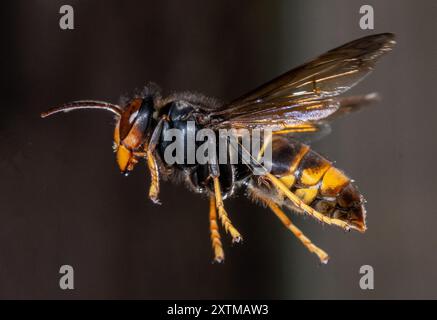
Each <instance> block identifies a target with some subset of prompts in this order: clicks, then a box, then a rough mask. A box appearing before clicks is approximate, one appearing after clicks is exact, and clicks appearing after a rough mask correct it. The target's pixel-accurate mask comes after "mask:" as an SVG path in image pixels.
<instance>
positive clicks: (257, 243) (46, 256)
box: [0, 0, 437, 299]
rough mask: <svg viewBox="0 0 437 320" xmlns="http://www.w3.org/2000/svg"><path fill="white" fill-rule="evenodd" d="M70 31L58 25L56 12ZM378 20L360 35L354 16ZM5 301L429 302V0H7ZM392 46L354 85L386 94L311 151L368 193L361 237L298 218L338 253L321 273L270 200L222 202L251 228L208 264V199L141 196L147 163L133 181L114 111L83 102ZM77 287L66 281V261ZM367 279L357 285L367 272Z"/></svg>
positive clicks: (432, 80)
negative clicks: (377, 42) (117, 146)
mask: <svg viewBox="0 0 437 320" xmlns="http://www.w3.org/2000/svg"><path fill="white" fill-rule="evenodd" d="M63 4H70V5H72V6H73V8H74V10H75V29H74V30H67V31H63V30H61V29H60V28H59V19H60V17H61V15H60V14H59V8H60V6H61V5H63ZM363 4H370V5H372V6H373V8H374V10H375V30H372V31H363V30H361V29H360V28H359V25H358V21H359V18H360V14H359V8H360V6H361V5H363ZM2 11H3V15H4V17H3V19H2V24H3V27H2V38H3V44H2V51H1V55H2V93H3V94H2V95H1V109H0V110H1V117H0V146H1V152H0V181H1V184H0V194H1V198H0V199H1V202H0V208H1V209H0V219H1V223H0V298H27V299H30V298H39V299H41V298H66V299H68V298H135V299H138V298H141V299H143V298H147V299H150V298H153V299H156V298H192V299H197V298H207V299H209V298H277V299H290V298H323V299H329V298H330V299H335V298H346V299H349V298H358V299H375V298H376V299H380V298H395V299H396V298H415V299H416V298H437V271H436V270H437V253H436V245H437V232H436V231H435V230H436V221H437V209H436V207H435V204H434V197H435V196H436V194H437V193H436V191H437V190H436V189H437V188H436V183H435V179H436V177H437V175H436V171H435V169H434V168H435V159H436V154H437V152H436V141H435V138H436V130H435V122H436V116H437V108H436V103H435V98H434V96H433V91H434V90H435V84H436V80H437V78H436V74H437V72H436V71H437V68H436V60H435V58H436V56H437V55H436V54H437V42H436V15H437V5H436V3H435V1H419V2H417V1H365V2H364V3H363V1H350V0H341V1H340V0H336V1H321V0H320V1H308V0H306V1H208V2H206V1H153V2H152V1H140V0H137V1H103V0H102V1H71V0H70V1H68V2H66V1H48V0H45V1H35V0H34V1H6V2H4V3H2ZM379 32H394V33H396V34H397V41H398V45H397V46H396V48H395V50H394V52H393V53H392V54H390V55H389V56H387V57H385V58H384V59H383V60H382V61H381V63H380V64H379V65H378V67H377V70H376V71H375V72H374V73H373V74H372V75H371V76H370V77H368V78H367V79H366V80H365V81H364V82H362V83H361V84H360V85H359V86H358V87H356V88H354V89H353V90H352V91H353V92H352V93H366V92H372V91H378V92H380V93H381V95H382V96H383V98H384V99H383V101H382V102H381V103H379V104H378V105H376V106H375V107H374V108H371V109H369V110H367V111H365V112H362V113H360V114H358V115H353V116H351V117H350V118H348V119H342V120H339V121H338V123H336V125H335V126H334V130H333V133H332V134H331V135H330V136H329V137H327V138H326V139H324V140H322V141H320V142H318V143H316V144H314V146H313V147H314V148H315V149H317V150H318V151H320V152H321V153H322V154H324V155H326V156H327V157H328V158H330V159H332V160H336V164H337V166H338V167H340V168H342V169H344V170H345V171H346V172H347V173H348V174H349V175H350V176H352V177H353V178H354V179H355V180H356V181H357V184H358V185H359V187H360V190H361V191H362V192H363V194H364V195H365V196H366V199H367V200H368V204H367V210H368V227H369V230H368V232H366V233H365V234H364V235H362V234H357V233H344V232H342V231H340V230H338V229H336V228H330V227H327V226H321V225H320V224H318V223H316V222H315V221H313V220H312V219H304V218H302V217H294V221H295V223H296V224H297V225H298V226H299V227H301V229H302V230H303V231H304V232H305V233H306V234H307V235H308V236H309V237H310V238H311V239H312V240H313V241H314V242H315V243H316V244H318V245H320V246H321V247H322V248H324V249H325V250H326V251H327V252H328V253H329V254H330V256H331V261H330V262H329V264H328V265H326V266H319V264H318V261H317V260H316V258H315V257H314V256H313V255H311V254H310V253H308V252H307V251H306V249H305V248H303V247H302V246H301V244H300V243H299V242H298V241H297V240H296V239H295V238H293V236H291V235H290V234H289V233H288V231H286V230H285V229H284V228H283V227H282V225H281V224H280V222H279V221H278V220H277V218H276V217H274V216H273V214H271V213H270V212H269V211H268V210H267V209H263V208H261V207H258V206H257V205H255V204H253V203H251V202H250V201H249V200H247V199H245V198H243V197H239V198H235V199H232V200H230V201H227V208H228V211H229V213H230V215H231V216H232V219H233V222H234V224H235V225H236V226H238V228H239V229H240V231H241V232H242V234H243V236H244V237H245V242H244V243H243V244H242V245H238V246H232V245H230V239H229V238H228V237H227V236H225V235H223V240H224V243H225V250H226V255H227V256H226V262H225V263H224V264H223V265H216V264H211V260H212V251H211V248H210V240H209V229H208V202H207V201H206V200H205V199H203V198H201V197H200V196H198V195H195V194H192V193H190V192H189V191H188V190H186V189H185V188H184V187H183V186H181V185H171V184H169V183H165V184H163V185H162V193H161V200H162V202H163V204H162V205H161V206H155V205H153V204H152V203H151V202H150V201H149V200H148V199H147V190H148V185H149V177H148V172H147V171H146V168H145V166H144V165H143V166H141V165H139V166H137V168H136V170H135V172H134V173H133V174H132V175H131V176H130V177H129V178H125V177H123V176H121V175H120V173H119V172H118V169H117V166H116V163H115V159H114V155H113V153H112V150H111V146H112V132H113V119H112V117H111V116H110V115H109V114H107V113H101V112H98V111H96V112H94V111H89V112H75V113H70V114H68V115H59V116H56V117H53V118H50V119H45V120H42V119H40V118H39V113H40V112H41V111H43V110H45V109H47V108H48V107H50V106H53V105H57V104H60V103H63V102H66V101H71V100H76V99H85V98H91V99H99V100H107V101H113V102H117V101H118V98H119V96H120V95H121V94H124V93H129V92H131V91H132V90H133V89H135V88H141V86H142V85H143V84H144V83H145V82H146V81H150V80H152V81H155V82H156V83H158V84H159V85H160V86H161V87H162V88H163V89H164V92H165V93H170V92H172V91H177V90H194V91H199V92H202V93H204V94H207V95H210V96H214V97H218V98H220V99H222V100H223V101H228V100H230V99H233V98H235V97H237V96H239V95H241V94H243V93H245V92H246V91H248V90H250V89H252V88H253V87H255V86H257V85H259V84H261V83H263V82H265V81H267V80H269V79H271V78H273V77H275V76H276V75H278V74H280V73H282V72H284V71H286V70H288V69H290V68H291V67H294V66H296V65H298V64H300V63H302V62H304V61H306V60H308V59H310V58H313V57H315V56H317V55H318V54H321V53H323V52H324V51H326V50H329V49H332V48H334V47H336V46H339V45H341V44H343V43H345V42H347V41H350V40H353V39H355V38H359V37H361V36H364V35H367V34H369V33H379ZM64 264H70V265H72V266H73V267H74V270H75V289H74V290H72V291H68V290H67V291H62V290H60V289H59V286H58V281H59V277H60V275H59V273H58V272H59V268H60V266H61V265H64ZM362 265H371V266H373V268H374V270H375V289H374V290H372V291H369V290H367V291H363V290H361V289H360V287H359V279H360V276H361V275H360V274H359V268H360V266H362Z"/></svg>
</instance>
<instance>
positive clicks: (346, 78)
mask: <svg viewBox="0 0 437 320" xmlns="http://www.w3.org/2000/svg"><path fill="white" fill-rule="evenodd" d="M394 44H395V41H394V35H393V34H390V33H384V34H377V35H371V36H367V37H364V38H361V39H358V40H355V41H352V42H349V43H347V44H345V45H343V46H341V47H338V48H336V49H333V50H330V51H328V52H326V53H325V54H323V55H321V56H319V57H318V58H316V59H314V60H313V61H310V62H308V63H306V64H303V65H301V66H300V67H298V68H295V69H293V70H291V71H288V72H287V73H285V74H283V75H281V76H279V77H277V78H276V79H273V80H271V81H270V82H268V83H266V84H264V85H262V86H260V87H259V88H257V89H255V90H253V91H251V92H249V93H248V94H246V95H244V96H242V97H241V98H239V99H236V100H234V101H232V102H230V103H226V104H220V103H218V102H216V100H214V99H211V98H207V97H204V96H203V95H200V94H192V93H177V94H172V95H170V96H167V97H163V96H162V95H161V93H160V90H159V89H157V87H156V86H155V85H147V86H146V87H145V88H144V90H143V91H142V92H141V94H138V95H135V96H134V97H131V98H129V99H126V100H125V101H123V102H121V103H120V104H119V105H116V104H111V103H107V102H101V101H94V100H81V101H74V102H70V103H67V104H64V105H62V106H60V107H55V108H52V109H50V110H48V111H47V112H44V113H42V114H41V116H42V117H43V118H45V117H48V116H50V115H53V114H55V113H58V112H68V111H71V110H77V109H102V110H107V111H110V112H112V113H114V114H115V119H116V125H115V132H114V149H115V152H116V159H117V163H118V166H119V168H120V170H121V172H122V173H125V174H127V173H129V172H130V171H132V170H133V168H134V166H135V165H136V164H137V163H138V161H139V160H140V159H145V161H146V163H147V166H148V168H149V170H150V174H151V186H150V189H149V197H150V199H151V200H152V201H154V202H155V203H159V199H158V194H159V181H160V178H161V177H164V178H167V179H172V178H173V179H176V178H175V176H177V177H179V179H182V180H183V181H184V182H185V183H186V185H187V186H188V187H189V188H190V189H191V190H193V191H194V192H197V193H201V194H205V195H206V196H208V198H209V204H210V206H209V210H210V214H209V219H210V233H211V241H212V247H213V252H214V260H215V261H217V262H221V261H223V260H224V251H223V247H222V241H221V236H220V232H219V223H218V220H220V222H221V225H222V227H223V228H224V229H225V231H226V232H227V233H229V234H230V235H231V237H232V241H233V242H239V241H240V240H241V239H242V237H241V235H240V233H239V232H238V230H237V229H236V228H235V227H234V226H233V224H232V222H231V220H230V218H229V215H228V213H227V211H226V210H225V207H224V204H223V200H224V199H226V198H228V197H231V196H232V195H233V194H235V192H236V191H237V190H243V191H244V192H245V193H246V195H247V196H248V197H250V198H251V199H253V200H255V201H257V202H260V203H262V204H264V205H265V206H266V207H268V208H270V209H271V210H272V211H273V213H274V214H275V215H276V216H277V217H278V218H279V219H280V220H281V222H282V223H283V224H284V225H285V226H286V227H287V228H288V229H289V230H290V231H291V232H292V233H293V234H294V235H295V236H296V237H297V238H298V239H299V240H300V241H301V242H302V243H303V244H304V245H305V246H306V247H307V248H308V249H309V251H311V252H313V253H314V254H316V255H317V256H318V258H319V259H320V261H321V262H323V263H326V262H327V261H328V255H327V253H326V252H325V251H323V250H322V249H320V248H319V247H317V246H316V245H314V244H313V243H312V242H311V241H310V240H309V239H308V238H307V237H306V236H305V235H304V234H303V233H302V232H301V231H300V230H299V229H298V228H297V227H296V226H295V225H294V224H293V223H292V222H291V220H290V218H289V217H288V216H287V215H286V214H285V213H284V211H283V208H286V209H289V210H291V211H294V212H299V213H305V214H307V215H309V216H312V217H313V218H315V219H316V220H319V221H321V222H323V223H326V224H329V225H336V226H339V227H341V228H343V229H345V230H349V229H354V230H357V231H360V232H364V231H365V230H366V220H365V219H366V210H365V208H364V199H363V196H362V195H361V194H360V193H359V192H358V190H357V188H356V186H355V185H354V184H353V183H352V180H351V179H350V178H349V177H348V176H347V175H346V174H344V173H343V172H342V171H341V170H339V169H338V168H336V167H335V166H334V165H333V164H332V163H331V162H330V161H328V160H327V159H325V158H324V157H322V156H321V155H319V154H318V153H316V152H315V151H313V150H312V149H311V148H310V147H309V146H308V145H307V144H305V143H304V142H302V140H301V138H303V137H310V138H311V136H316V135H321V134H323V133H326V132H327V129H329V122H330V121H332V120H334V119H336V118H337V117H339V116H342V115H345V114H348V113H351V112H353V111H356V110H358V109H360V108H361V106H363V105H366V104H367V103H369V102H372V101H373V100H375V97H376V96H375V94H368V95H363V96H353V97H344V98H342V97H339V96H340V95H341V94H342V93H344V92H345V91H347V90H349V89H350V88H351V87H353V86H354V85H356V84H357V83H358V82H359V81H360V80H362V79H363V78H364V77H365V76H366V75H367V74H369V73H370V72H371V71H372V70H373V68H374V66H375V63H376V61H377V60H378V59H379V58H380V57H381V56H382V55H384V54H385V53H387V52H389V51H391V49H392V48H393V46H394ZM188 121H194V123H195V130H199V129H201V128H209V129H212V130H214V132H218V130H219V129H247V130H249V132H250V130H254V129H262V130H266V129H270V130H272V132H273V135H272V138H271V139H270V141H269V142H268V143H269V144H270V146H271V150H272V159H271V170H270V171H269V172H265V174H264V175H262V176H255V175H254V174H253V172H252V171H253V168H251V166H250V164H249V163H246V164H244V163H241V164H200V163H197V162H196V163H194V164H192V165H188V164H185V165H180V164H172V165H169V164H167V163H166V162H165V161H163V154H164V150H165V147H166V142H165V141H164V140H163V136H164V134H165V133H166V131H168V130H170V129H173V128H176V129H180V130H182V132H184V134H185V135H186V134H187V123H188Z"/></svg>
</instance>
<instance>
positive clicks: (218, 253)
mask: <svg viewBox="0 0 437 320" xmlns="http://www.w3.org/2000/svg"><path fill="white" fill-rule="evenodd" d="M209 229H210V231H211V242H212V249H213V250H214V261H215V262H218V263H220V262H223V260H224V259H225V253H224V252H223V246H222V241H221V240H220V232H219V230H218V224H217V207H216V204H215V198H214V196H210V197H209Z"/></svg>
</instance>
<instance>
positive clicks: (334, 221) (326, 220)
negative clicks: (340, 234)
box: [265, 173, 350, 230]
mask: <svg viewBox="0 0 437 320" xmlns="http://www.w3.org/2000/svg"><path fill="white" fill-rule="evenodd" d="M265 177H266V178H267V179H268V180H270V181H271V182H272V183H273V185H274V186H275V187H276V188H277V189H278V190H279V191H280V192H282V193H283V194H284V195H285V196H286V197H287V198H288V199H290V201H291V202H293V204H294V205H295V206H296V207H298V208H300V209H302V210H303V211H305V212H306V213H307V214H309V215H310V216H312V217H314V218H316V219H317V220H319V221H322V222H324V223H326V224H333V225H336V226H339V227H341V228H343V229H345V230H349V229H350V227H349V225H348V224H347V223H346V222H344V221H342V220H340V219H335V218H329V217H327V216H325V215H323V214H321V213H320V212H318V211H317V210H314V209H313V208H311V207H310V206H309V205H307V204H306V203H305V202H303V201H302V199H300V198H299V197H298V196H297V195H295V194H294V193H293V192H291V191H290V189H289V188H287V186H286V185H284V184H283V183H282V182H281V180H279V179H278V178H276V177H275V176H274V175H272V174H271V173H267V174H266V175H265Z"/></svg>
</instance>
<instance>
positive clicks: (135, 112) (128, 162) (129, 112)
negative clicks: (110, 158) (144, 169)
mask: <svg viewBox="0 0 437 320" xmlns="http://www.w3.org/2000/svg"><path fill="white" fill-rule="evenodd" d="M78 109H101V110H107V111H110V112H112V113H114V114H115V119H116V126H115V131H114V151H115V152H116V155H117V156H116V158H117V163H118V166H119V168H120V171H121V173H122V174H124V175H128V174H129V172H130V171H132V170H133V168H134V166H135V164H136V163H137V162H138V158H139V157H142V156H144V154H145V145H146V144H147V139H148V138H150V135H151V132H152V130H153V129H152V122H153V113H154V111H155V108H154V96H153V95H151V94H146V95H142V96H139V97H135V98H132V99H130V100H128V102H127V103H125V104H124V105H123V107H120V106H118V105H115V104H111V103H107V102H102V101H93V100H82V101H74V102H70V103H67V104H64V105H62V106H60V107H55V108H52V109H50V110H48V111H46V112H44V113H42V114H41V117H42V118H45V117H48V116H50V115H52V114H55V113H58V112H68V111H72V110H78Z"/></svg>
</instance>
